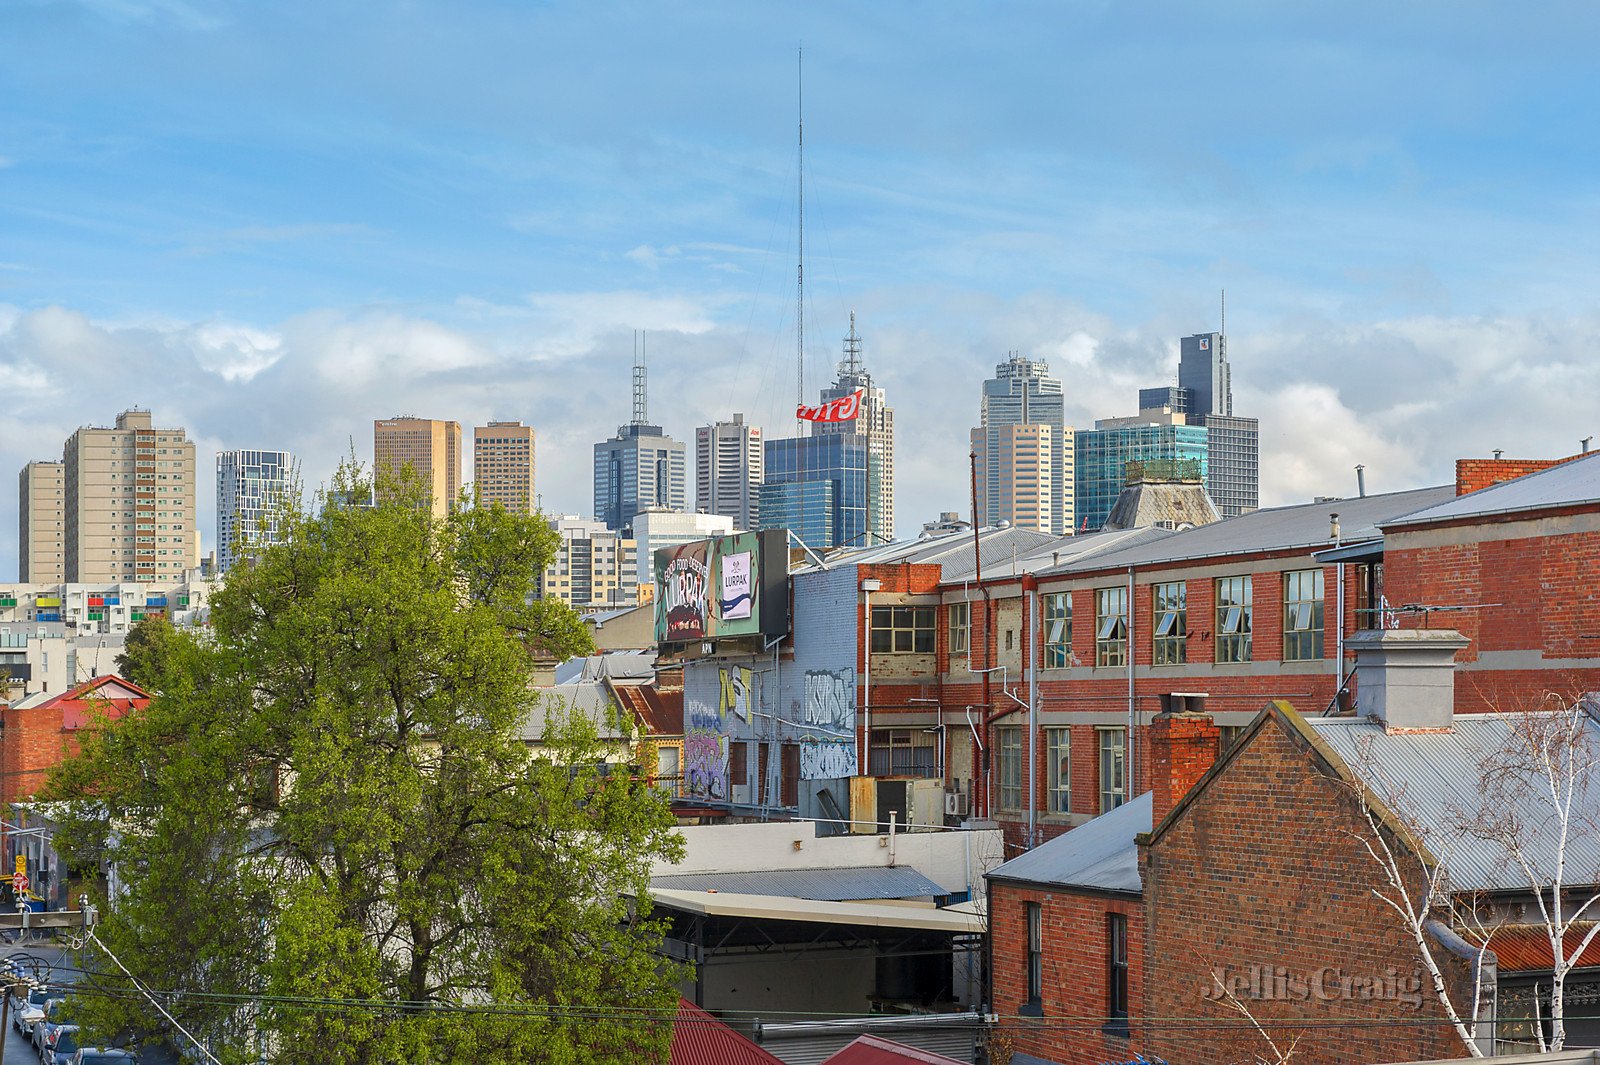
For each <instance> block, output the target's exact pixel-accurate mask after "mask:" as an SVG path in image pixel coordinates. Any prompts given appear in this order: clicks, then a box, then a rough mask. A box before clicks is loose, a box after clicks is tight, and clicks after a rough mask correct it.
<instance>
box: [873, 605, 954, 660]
mask: <svg viewBox="0 0 1600 1065" xmlns="http://www.w3.org/2000/svg"><path fill="white" fill-rule="evenodd" d="M880 619H884V621H880ZM937 625H938V607H937V606H936V605H934V604H930V603H885V604H878V603H874V604H873V605H872V617H871V619H870V625H869V630H870V632H869V637H868V640H869V643H868V646H870V647H871V648H872V653H873V654H875V655H907V654H911V655H926V654H932V653H933V650H934V645H935V635H936V631H937V630H936V626H937ZM880 635H881V636H882V637H883V640H882V641H880V640H879V637H880ZM902 637H904V639H902ZM880 643H881V644H882V645H881V646H880ZM902 644H904V646H901V645H902Z"/></svg>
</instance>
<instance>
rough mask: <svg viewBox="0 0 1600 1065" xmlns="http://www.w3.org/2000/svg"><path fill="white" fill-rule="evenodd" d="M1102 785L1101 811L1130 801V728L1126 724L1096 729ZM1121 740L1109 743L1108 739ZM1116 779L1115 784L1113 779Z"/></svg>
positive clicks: (1108, 810) (1099, 782) (1113, 808)
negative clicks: (1113, 784)
mask: <svg viewBox="0 0 1600 1065" xmlns="http://www.w3.org/2000/svg"><path fill="white" fill-rule="evenodd" d="M1095 733H1096V735H1095V746H1096V756H1097V759H1098V766H1099V772H1098V778H1099V779H1098V784H1099V787H1100V812H1101V813H1109V812H1111V811H1112V810H1115V809H1116V808H1117V807H1119V806H1121V805H1123V804H1124V803H1126V802H1127V801H1128V729H1127V727H1126V726H1124V725H1110V726H1102V727H1100V728H1097V729H1096V730H1095ZM1113 739H1114V740H1118V741H1120V742H1116V743H1109V744H1108V743H1107V741H1108V740H1113ZM1113 779H1115V782H1116V783H1115V786H1112V783H1111V782H1112V780H1113Z"/></svg>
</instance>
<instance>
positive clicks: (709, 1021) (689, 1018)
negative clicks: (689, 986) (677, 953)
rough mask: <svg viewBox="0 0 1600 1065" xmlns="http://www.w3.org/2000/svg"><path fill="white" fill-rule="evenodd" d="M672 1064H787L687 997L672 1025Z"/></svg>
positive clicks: (680, 1005) (680, 1002) (682, 1002)
mask: <svg viewBox="0 0 1600 1065" xmlns="http://www.w3.org/2000/svg"><path fill="white" fill-rule="evenodd" d="M667 1060H668V1061H670V1062H671V1065H784V1063H783V1059H782V1058H778V1057H774V1056H773V1055H772V1054H770V1053H768V1052H767V1051H765V1050H762V1049H761V1048H760V1047H759V1046H757V1045H756V1044H755V1043H752V1042H751V1041H750V1040H748V1039H746V1038H745V1037H744V1036H742V1035H740V1034H739V1033H738V1032H736V1031H734V1030H733V1029H732V1028H729V1027H728V1026H727V1025H726V1024H723V1023H722V1022H721V1021H719V1020H717V1019H716V1018H715V1017H713V1016H711V1014H709V1013H707V1012H706V1011H705V1010H703V1009H700V1008H699V1007H698V1006H696V1005H695V1004H694V1003H692V1002H690V1001H689V1000H688V999H686V998H680V999H678V1015H677V1017H676V1018H674V1019H673V1022H672V1048H671V1050H670V1051H669V1052H668V1058H667Z"/></svg>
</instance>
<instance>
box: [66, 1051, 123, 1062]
mask: <svg viewBox="0 0 1600 1065" xmlns="http://www.w3.org/2000/svg"><path fill="white" fill-rule="evenodd" d="M78 1060H79V1061H81V1062H82V1063H83V1065H128V1062H129V1061H131V1060H133V1059H131V1058H129V1057H128V1055H127V1054H124V1053H123V1052H122V1051H120V1050H103V1051H96V1052H94V1053H86V1054H84V1055H83V1056H82V1057H81V1058H79V1059H78Z"/></svg>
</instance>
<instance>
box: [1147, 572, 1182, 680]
mask: <svg viewBox="0 0 1600 1065" xmlns="http://www.w3.org/2000/svg"><path fill="white" fill-rule="evenodd" d="M1174 596H1176V605H1173V603H1174ZM1188 661H1189V584H1188V582H1187V581H1161V582H1159V583H1157V584H1152V585H1151V586H1150V662H1151V664H1152V665H1157V666H1181V665H1183V664H1184V663H1186V662H1188Z"/></svg>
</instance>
